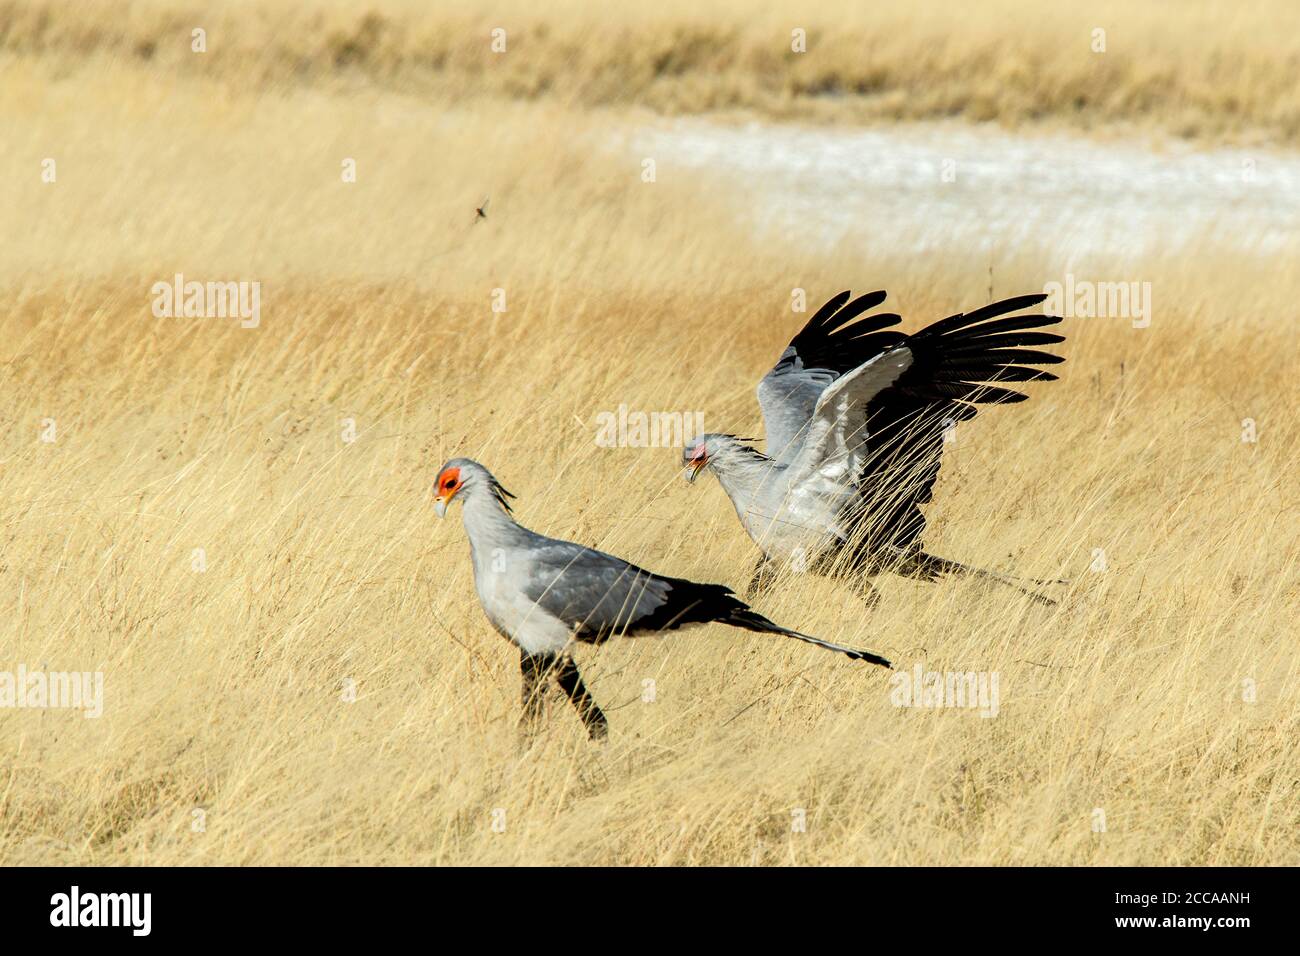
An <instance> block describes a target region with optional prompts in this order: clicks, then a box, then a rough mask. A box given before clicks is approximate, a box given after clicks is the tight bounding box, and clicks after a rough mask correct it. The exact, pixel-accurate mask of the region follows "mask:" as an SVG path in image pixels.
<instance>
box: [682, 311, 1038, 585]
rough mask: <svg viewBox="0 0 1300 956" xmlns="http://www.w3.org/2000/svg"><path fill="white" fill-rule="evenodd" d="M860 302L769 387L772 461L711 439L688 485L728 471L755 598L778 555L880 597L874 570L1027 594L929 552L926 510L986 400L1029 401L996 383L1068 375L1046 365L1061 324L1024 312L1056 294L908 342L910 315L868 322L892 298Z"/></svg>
mask: <svg viewBox="0 0 1300 956" xmlns="http://www.w3.org/2000/svg"><path fill="white" fill-rule="evenodd" d="M850 298H851V293H849V292H841V293H840V294H839V295H837V296H835V297H834V298H832V299H831V300H830V301H829V302H827V303H826V304H825V305H823V306H822V307H821V308H820V309H819V310H818V311H817V314H816V315H814V316H813V317H812V319H810V320H809V322H808V324H807V325H806V326H804V328H803V330H802V331H800V332H799V334H798V335H796V336H795V337H794V339H793V340H792V341H791V342H790V344H789V346H787V347H786V349H785V351H784V352H783V353H782V354H781V358H780V359H779V360H778V361H777V363H776V365H775V367H773V368H772V370H771V371H770V372H768V373H767V375H765V376H764V377H763V380H762V381H761V382H760V383H759V385H758V402H759V405H760V406H761V407H762V411H763V420H764V422H765V423H766V425H767V447H768V454H767V455H764V454H762V453H761V452H758V451H756V450H754V449H753V448H750V447H749V446H747V445H745V444H743V442H742V441H741V440H739V439H737V438H736V437H735V436H734V435H720V434H706V435H702V436H700V437H699V438H697V439H695V440H694V441H693V442H690V443H688V444H687V447H686V448H685V450H684V452H683V456H682V457H683V460H684V462H685V463H686V466H687V470H686V478H687V479H688V480H691V481H693V480H694V479H695V477H696V476H697V475H698V474H699V473H700V471H701V470H703V469H705V468H708V469H709V470H711V471H712V472H713V473H714V474H715V475H717V477H718V481H719V482H720V483H721V484H722V487H723V490H724V491H726V493H727V496H728V497H729V498H730V499H731V503H732V504H733V505H734V506H735V508H736V514H737V515H739V517H740V522H741V524H742V525H744V527H745V530H746V531H747V532H748V533H749V536H750V537H751V538H753V540H754V543H755V544H757V545H758V547H759V549H760V550H761V551H762V552H763V556H762V557H761V558H760V559H759V562H758V565H757V566H756V567H755V569H754V577H753V579H752V580H751V582H750V594H751V596H752V594H753V592H755V591H757V590H758V589H760V588H761V587H763V586H764V584H765V582H766V581H767V579H768V576H767V574H766V572H767V571H768V570H770V568H769V564H770V562H773V561H780V562H786V563H788V564H790V565H791V566H792V567H794V568H795V569H796V570H811V571H816V572H818V573H822V574H830V575H834V576H839V577H845V578H847V579H851V580H856V581H858V582H860V584H861V586H862V587H863V588H864V590H865V591H866V593H868V594H873V593H874V592H872V590H871V588H870V585H869V584H867V583H866V582H865V580H863V578H862V575H863V573H867V574H871V573H875V572H877V571H880V570H885V569H888V570H892V571H895V572H897V573H899V574H902V575H906V576H908V577H914V578H919V579H922V580H926V581H933V580H935V579H937V578H938V577H939V576H940V575H943V574H946V573H966V574H974V575H978V576H981V577H986V578H991V579H995V580H999V581H1002V582H1004V583H1007V584H1011V585H1013V586H1016V587H1019V584H1018V583H1017V582H1016V581H1015V579H1012V578H1008V577H1006V576H1004V575H1000V574H997V573H995V572H992V571H983V570H980V569H978V568H972V567H968V566H967V565H964V564H959V563H958V562H956V561H949V560H947V559H945V558H940V557H936V556H935V555H932V554H927V553H926V552H925V551H924V549H923V548H922V545H921V540H920V539H921V533H922V532H923V531H924V530H925V517H924V515H923V514H922V513H921V506H922V505H923V504H925V503H926V502H928V501H929V500H930V495H931V489H932V488H933V487H934V482H935V478H936V477H937V476H938V474H939V463H940V458H941V457H942V454H943V444H944V439H945V433H946V432H947V430H948V429H950V428H952V427H953V426H955V425H956V424H957V423H958V422H964V421H967V420H969V419H971V418H974V417H975V414H976V412H977V411H978V410H979V406H980V405H981V404H997V403H1002V404H1008V403H1012V402H1021V401H1024V400H1025V398H1026V396H1025V395H1024V394H1023V393H1021V392H1017V391H1013V390H1012V389H1009V388H1003V387H1002V386H1001V385H998V384H991V383H1000V382H1034V381H1053V380H1055V378H1056V376H1055V375H1052V374H1051V373H1050V372H1045V371H1042V370H1040V369H1036V368H1033V366H1035V365H1051V364H1054V363H1057V362H1062V361H1064V359H1063V358H1062V357H1061V356H1059V355H1054V354H1052V353H1050V352H1042V351H1038V350H1037V349H1036V348H1034V347H1035V346H1041V345H1052V344H1055V343H1057V342H1062V341H1064V337H1063V336H1060V335H1055V334H1053V333H1050V332H1043V331H1041V329H1042V328H1044V327H1045V326H1049V325H1055V324H1056V323H1057V322H1060V321H1061V320H1060V319H1059V318H1057V317H1055V316H1050V315H1012V314H1011V313H1016V312H1019V311H1020V310H1022V309H1026V308H1029V307H1031V306H1035V305H1038V304H1039V303H1040V302H1042V301H1043V300H1044V299H1045V298H1046V296H1045V295H1022V296H1017V297H1016V298H1012V299H1004V300H1002V301H1001V302H994V303H992V304H991V305H986V306H984V307H983V308H979V309H976V310H975V311H973V312H967V313H965V314H958V315H953V316H949V317H948V318H946V319H942V320H940V321H938V322H935V323H934V324H933V325H930V326H929V327H928V328H925V329H922V330H921V331H920V332H916V333H914V334H912V335H905V334H903V333H902V332H899V331H897V330H895V329H893V328H892V327H893V326H895V325H897V324H898V323H899V322H900V321H901V319H900V318H899V316H898V315H896V314H895V313H892V312H882V313H877V314H875V315H867V316H866V317H864V318H859V317H860V316H862V315H863V313H866V312H868V311H870V310H871V309H873V308H875V307H876V306H878V305H880V303H882V302H883V301H884V300H885V293H884V292H871V293H868V294H866V295H863V296H860V297H858V298H856V299H853V300H852V301H850ZM854 320H857V321H854ZM1034 583H1036V584H1043V583H1046V582H1041V581H1036V582H1034ZM1022 590H1023V589H1022ZM1026 593H1029V594H1031V596H1033V597H1034V598H1036V599H1038V600H1041V601H1044V602H1046V603H1053V602H1051V601H1050V600H1049V599H1048V598H1045V597H1043V596H1042V595H1038V594H1034V593H1033V592H1026Z"/></svg>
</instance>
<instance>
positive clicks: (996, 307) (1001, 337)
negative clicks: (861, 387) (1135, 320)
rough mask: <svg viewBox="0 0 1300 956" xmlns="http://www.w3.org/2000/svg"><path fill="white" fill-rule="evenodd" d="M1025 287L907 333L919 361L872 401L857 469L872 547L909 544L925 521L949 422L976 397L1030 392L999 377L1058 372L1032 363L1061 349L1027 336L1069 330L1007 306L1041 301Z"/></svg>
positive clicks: (1007, 400) (1054, 338)
mask: <svg viewBox="0 0 1300 956" xmlns="http://www.w3.org/2000/svg"><path fill="white" fill-rule="evenodd" d="M1045 298H1046V296H1045V295H1042V294H1035V295H1022V296H1015V297H1014V298H1010V299H1003V300H1001V301H1000V302H993V303H990V304H989V305H986V306H983V307H982V308H979V309H975V310H974V311H972V312H967V313H963V314H959V315H952V316H949V317H947V318H946V319H940V320H939V321H938V322H935V323H934V324H932V325H930V326H928V327H926V328H924V329H922V330H921V331H920V332H917V333H916V334H915V335H911V336H908V337H907V338H906V340H905V341H904V342H903V343H902V344H904V345H905V346H906V347H907V348H908V349H909V350H910V351H911V353H912V359H913V361H912V365H911V367H910V368H908V370H907V371H906V372H904V373H903V374H902V375H901V376H899V378H898V380H897V381H896V382H894V383H893V385H891V386H890V387H888V388H886V389H883V390H882V391H881V392H880V393H879V394H878V395H877V396H876V397H875V398H874V399H872V401H871V402H870V403H869V404H868V408H867V431H868V438H867V452H868V453H867V457H866V462H865V464H864V466H863V468H862V471H861V473H860V475H859V480H858V488H859V493H860V495H859V497H860V500H859V502H858V505H857V508H858V509H859V510H860V511H861V513H862V516H863V518H864V519H865V524H864V527H865V528H866V534H867V540H866V542H865V545H866V547H867V548H869V549H873V550H874V549H875V548H880V547H890V548H901V549H904V550H906V549H909V548H911V547H913V546H915V545H916V544H917V541H918V539H919V537H920V535H921V533H922V532H923V531H924V530H925V517H924V515H922V514H921V509H920V505H922V504H924V503H926V502H928V501H929V500H930V499H931V496H932V491H933V488H934V482H935V480H936V479H937V478H938V475H939V465H940V460H941V458H942V455H943V438H944V433H945V431H946V430H947V429H948V428H949V427H951V426H952V425H954V424H956V423H957V422H962V421H967V420H969V419H971V418H974V417H975V414H976V412H977V411H978V410H979V409H978V406H980V405H988V404H1013V403H1016V402H1023V401H1024V400H1025V399H1026V398H1027V397H1028V396H1026V395H1024V394H1023V393H1021V392H1017V391H1014V390H1012V389H1009V388H1002V387H1000V386H999V385H995V384H990V383H994V382H1033V381H1053V380H1054V379H1055V378H1056V376H1055V375H1053V374H1051V373H1050V372H1045V371H1042V370H1040V369H1036V368H1033V367H1032V366H1034V365H1053V364H1056V363H1059V362H1062V361H1064V359H1063V358H1062V357H1061V356H1059V355H1055V354H1053V353H1050V352H1040V351H1036V350H1033V349H1027V348H1025V346H1033V345H1053V344H1056V343H1058V342H1063V341H1065V337H1064V336H1062V335H1057V334H1055V333H1050V332H1042V331H1038V330H1039V329H1042V328H1044V327H1045V326H1050V325H1055V324H1056V323H1058V322H1060V321H1061V320H1060V318H1059V317H1056V316H1050V315H1015V316H1013V315H1009V313H1013V312H1017V311H1019V310H1020V309H1024V308H1027V307H1030V306H1035V305H1038V304H1039V303H1041V302H1042V301H1043V300H1044V299H1045Z"/></svg>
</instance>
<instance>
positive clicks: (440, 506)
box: [433, 495, 447, 518]
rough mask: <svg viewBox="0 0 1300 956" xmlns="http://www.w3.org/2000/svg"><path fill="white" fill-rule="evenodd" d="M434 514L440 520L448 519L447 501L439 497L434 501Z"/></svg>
mask: <svg viewBox="0 0 1300 956" xmlns="http://www.w3.org/2000/svg"><path fill="white" fill-rule="evenodd" d="M433 513H434V514H436V515H437V516H438V517H439V518H445V517H447V499H446V498H444V497H442V496H441V495H439V496H438V497H437V498H434V499H433Z"/></svg>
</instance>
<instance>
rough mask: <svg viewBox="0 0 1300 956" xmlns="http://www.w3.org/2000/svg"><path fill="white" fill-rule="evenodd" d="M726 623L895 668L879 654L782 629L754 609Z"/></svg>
mask: <svg viewBox="0 0 1300 956" xmlns="http://www.w3.org/2000/svg"><path fill="white" fill-rule="evenodd" d="M726 623H728V624H733V625H735V626H736V627H743V628H745V629H746V630H750V631H763V632H765V633H769V634H783V635H785V636H786V637H793V638H794V639H795V640H797V641H805V642H806V643H808V644H815V645H816V646H817V647H824V648H826V650H828V651H838V652H839V653H841V654H844V655H846V656H847V657H849V658H851V659H852V660H855V661H866V662H867V663H868V664H878V665H880V666H881V667H888V668H891V669H892V668H893V666H894V665H893V664H891V663H889V661H887V660H886V659H885V658H883V657H881V656H880V655H879V654H873V653H871V652H870V651H863V650H859V649H858V648H856V647H845V646H844V645H843V644H834V643H832V642H830V641H824V640H822V639H821V638H820V637H813V636H811V635H809V634H801V633H800V632H799V631H792V630H790V629H789V628H788V627H782V626H781V625H780V624H777V623H775V622H773V621H769V620H768V619H767V618H765V617H763V615H761V614H759V613H758V612H757V611H755V610H753V609H752V608H748V607H746V608H744V609H743V610H739V609H737V610H735V611H733V612H732V613H731V615H730V616H729V617H727V619H726Z"/></svg>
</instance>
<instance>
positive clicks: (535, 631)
mask: <svg viewBox="0 0 1300 956" xmlns="http://www.w3.org/2000/svg"><path fill="white" fill-rule="evenodd" d="M437 489H438V490H437V492H436V495H435V498H434V507H435V510H436V511H437V514H438V517H439V518H442V517H445V516H446V514H447V507H448V505H449V504H451V502H452V501H453V500H459V501H461V502H462V503H463V505H464V525H465V533H466V535H467V536H468V537H469V546H470V558H471V560H472V562H473V566H474V589H475V590H476V591H477V592H478V598H479V603H480V604H482V606H483V612H484V613H485V614H486V615H487V619H488V621H489V622H491V624H492V626H493V627H494V628H495V629H496V630H497V632H498V633H499V634H501V635H502V636H503V637H505V638H506V639H507V640H509V641H510V642H511V643H512V644H514V645H515V646H517V647H518V648H519V671H520V673H521V675H522V677H523V705H524V722H525V724H526V725H533V724H535V723H536V721H537V719H538V718H539V717H540V716H541V709H542V704H543V697H542V693H543V691H544V689H545V685H546V682H547V681H548V680H549V679H550V677H551V675H552V673H553V674H554V676H555V678H556V680H557V682H558V683H559V685H560V687H561V689H562V690H563V691H564V693H565V695H566V696H567V697H568V698H569V700H570V701H571V702H572V703H573V706H574V708H575V709H576V710H577V711H578V716H579V717H580V718H582V722H583V724H584V725H585V726H586V728H587V732H588V734H589V735H590V736H591V737H592V738H593V739H599V738H603V737H605V736H606V734H607V733H608V730H609V722H608V721H607V720H606V719H605V715H604V713H603V712H602V711H601V709H600V708H599V707H598V706H596V702H595V701H594V700H592V698H591V694H589V693H588V692H587V688H586V685H584V684H583V682H582V675H581V674H580V673H579V672H578V666H577V664H575V663H574V661H573V657H572V656H571V654H570V651H571V648H572V642H573V641H575V640H577V641H581V642H583V643H588V644H599V643H602V642H604V641H606V640H608V639H609V638H611V637H615V636H631V635H635V634H644V633H649V632H655V631H671V630H676V629H677V628H682V627H689V626H691V625H695V624H708V623H712V622H717V623H720V624H730V625H731V626H732V627H740V628H744V629H745V630H749V631H760V632H764V633H770V634H780V635H782V636H784V637H793V638H795V639H796V640H800V641H806V642H808V643H809V644H815V645H817V646H818V647H824V648H826V649H827V650H832V651H838V652H840V653H841V654H845V655H847V656H848V657H850V658H852V659H853V660H859V661H867V662H868V663H871V664H879V665H881V666H882V667H889V666H890V664H889V661H887V660H885V659H884V658H883V657H880V656H879V655H876V654H872V653H870V652H868V651H860V650H855V649H854V648H851V647H843V646H842V645H839V644H832V643H831V642H830V641H823V640H822V639H820V638H817V637H810V636H809V635H807V634H800V633H799V632H798V631H791V630H789V629H787V628H784V627H781V626H780V625H779V624H775V623H773V622H772V621H769V620H768V619H767V618H765V617H763V615H761V614H759V613H758V612H757V611H754V610H752V609H751V608H750V607H749V606H748V605H746V604H745V603H744V602H742V601H741V600H739V599H738V598H737V597H736V596H735V594H733V593H732V591H731V589H730V588H727V587H724V586H722V585H720V584H696V583H695V582H694V581H687V580H685V579H683V578H670V577H664V576H663V575H659V574H654V573H652V572H650V571H646V570H645V569H643V568H639V567H637V566H636V565H634V564H629V563H628V562H626V561H624V560H623V559H622V558H616V557H614V556H613V555H611V554H605V553H604V552H601V551H596V550H594V549H592V548H585V547H583V546H582V545H580V544H574V543H573V542H571V541H560V540H558V539H556V538H548V537H546V536H544V535H540V534H537V533H536V532H534V531H529V530H528V529H527V528H525V527H523V525H521V524H519V523H518V522H516V521H515V519H514V516H513V515H512V514H511V509H510V504H509V501H508V500H507V499H508V498H513V497H514V495H511V494H510V493H509V492H508V491H506V490H505V489H504V488H503V487H501V484H500V482H498V481H497V480H496V478H494V477H493V476H492V473H491V472H489V471H488V470H487V469H486V468H484V467H483V466H482V465H480V464H479V463H478V462H476V461H472V460H471V459H468V458H453V459H452V460H451V461H449V462H447V463H446V464H445V465H443V466H442V468H441V469H440V470H439V472H438V484H437Z"/></svg>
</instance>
